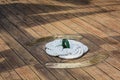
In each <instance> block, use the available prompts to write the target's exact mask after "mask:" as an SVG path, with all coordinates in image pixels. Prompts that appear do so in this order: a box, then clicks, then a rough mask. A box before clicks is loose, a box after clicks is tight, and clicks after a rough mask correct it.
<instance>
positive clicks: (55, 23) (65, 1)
mask: <svg viewBox="0 0 120 80" xmlns="http://www.w3.org/2000/svg"><path fill="white" fill-rule="evenodd" d="M78 33H79V34H80V35H82V36H83V39H82V40H81V42H83V43H84V44H86V45H87V46H88V47H89V49H90V51H89V52H88V53H87V54H86V55H84V56H83V57H82V58H81V59H84V58H87V57H88V56H92V55H94V54H101V53H106V54H109V55H110V56H109V58H108V59H106V60H105V61H103V62H101V63H99V64H97V65H94V66H90V67H84V68H75V69H49V68H46V67H45V63H47V62H64V61H65V62H67V61H69V60H67V61H66V60H62V59H59V58H57V57H51V56H48V55H46V54H45V51H44V49H42V48H40V47H39V46H37V47H35V46H34V47H29V46H26V43H27V42H31V41H32V40H35V39H38V38H40V37H45V36H50V35H54V34H78ZM73 61H74V60H73ZM0 80H120V0H0Z"/></svg>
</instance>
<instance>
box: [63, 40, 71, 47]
mask: <svg viewBox="0 0 120 80" xmlns="http://www.w3.org/2000/svg"><path fill="white" fill-rule="evenodd" d="M62 46H63V48H70V44H69V41H68V40H67V39H63V40H62Z"/></svg>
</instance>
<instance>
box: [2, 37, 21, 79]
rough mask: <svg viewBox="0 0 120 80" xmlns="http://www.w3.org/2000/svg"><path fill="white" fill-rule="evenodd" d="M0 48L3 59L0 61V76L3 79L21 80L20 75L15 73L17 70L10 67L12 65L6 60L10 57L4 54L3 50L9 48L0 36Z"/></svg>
mask: <svg viewBox="0 0 120 80" xmlns="http://www.w3.org/2000/svg"><path fill="white" fill-rule="evenodd" d="M0 50H2V51H1V55H0V57H1V58H4V59H5V60H4V61H3V62H1V63H0V64H1V65H0V74H1V75H2V77H3V78H4V79H5V80H14V79H18V80H22V79H21V77H20V76H19V75H18V74H17V72H16V71H15V70H14V69H12V67H11V66H10V65H9V64H8V61H9V60H10V59H9V57H7V56H6V54H5V51H7V50H9V48H8V47H7V45H6V44H5V43H4V41H3V40H2V39H1V38H0ZM12 58H13V57H12ZM9 62H10V61H9ZM11 63H12V62H11ZM0 80H1V79H0Z"/></svg>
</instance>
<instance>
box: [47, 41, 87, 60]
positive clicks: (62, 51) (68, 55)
mask: <svg viewBox="0 0 120 80" xmlns="http://www.w3.org/2000/svg"><path fill="white" fill-rule="evenodd" d="M68 41H69V43H70V48H63V47H62V39H56V40H54V41H51V42H49V43H47V44H46V45H45V48H46V53H47V54H48V55H51V56H58V57H60V58H63V59H74V58H79V57H81V56H82V55H83V54H84V53H86V52H87V51H88V47H87V46H86V45H84V44H83V43H81V42H78V41H75V40H68Z"/></svg>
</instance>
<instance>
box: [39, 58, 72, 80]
mask: <svg viewBox="0 0 120 80" xmlns="http://www.w3.org/2000/svg"><path fill="white" fill-rule="evenodd" d="M37 58H39V57H37ZM54 71H57V72H59V71H60V72H62V71H64V70H54ZM53 73H54V74H55V72H53ZM64 74H65V72H64ZM55 75H59V73H58V74H55ZM66 75H67V76H68V77H67V76H66V79H67V78H72V77H71V76H70V75H68V73H66ZM61 76H65V75H61ZM61 78H63V77H61Z"/></svg>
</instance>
